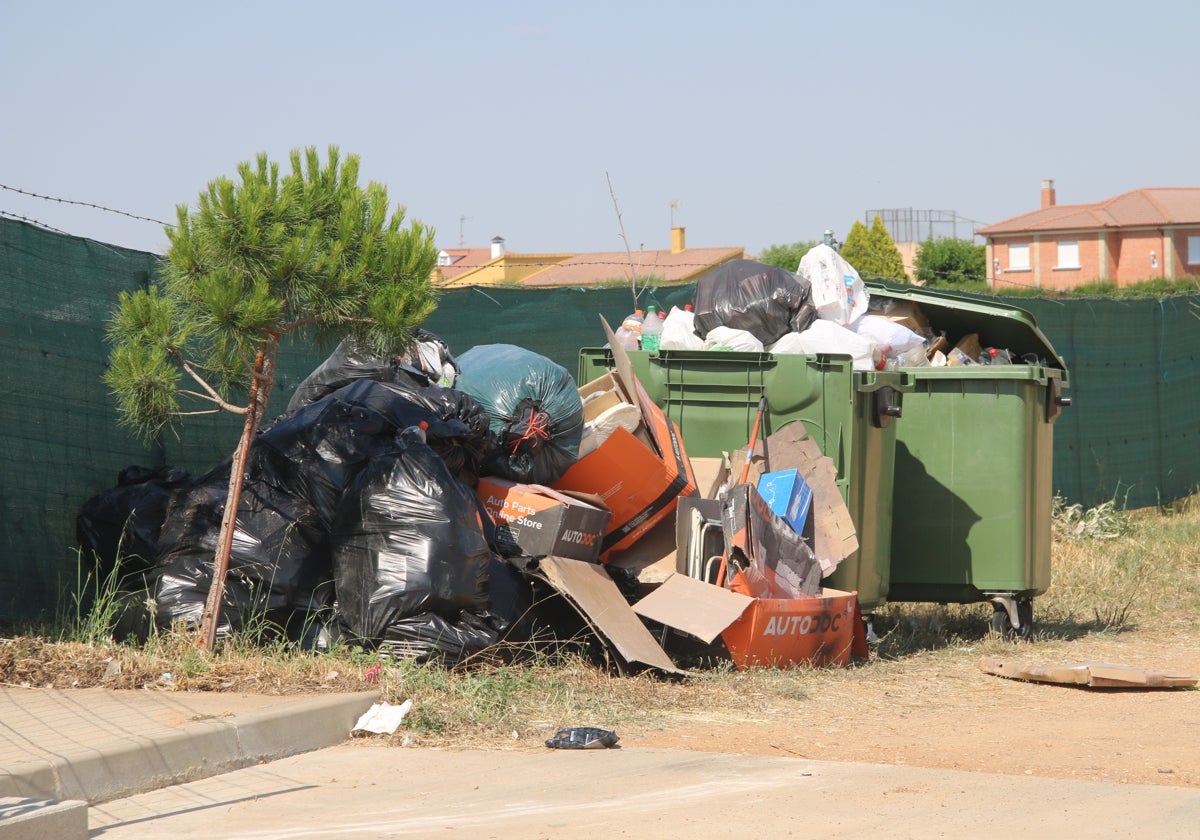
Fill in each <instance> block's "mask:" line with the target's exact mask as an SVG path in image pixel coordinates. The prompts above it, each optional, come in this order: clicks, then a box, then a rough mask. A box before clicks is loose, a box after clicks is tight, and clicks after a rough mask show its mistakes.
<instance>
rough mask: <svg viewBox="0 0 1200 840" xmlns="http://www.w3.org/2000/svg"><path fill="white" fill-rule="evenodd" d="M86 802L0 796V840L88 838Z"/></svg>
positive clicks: (74, 839)
mask: <svg viewBox="0 0 1200 840" xmlns="http://www.w3.org/2000/svg"><path fill="white" fill-rule="evenodd" d="M87 833H88V806H87V803H86V802H79V801H70V802H48V801H46V800H43V799H6V798H0V840H45V838H47V837H53V838H55V840H85V838H87Z"/></svg>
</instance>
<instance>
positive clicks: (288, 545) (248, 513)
mask: <svg viewBox="0 0 1200 840" xmlns="http://www.w3.org/2000/svg"><path fill="white" fill-rule="evenodd" d="M254 460H255V457H254V453H253V452H252V453H251V461H252V462H253V461H254ZM247 472H248V474H249V475H251V476H252V477H251V478H250V479H248V480H247V482H246V485H245V486H244V487H243V488H242V494H241V499H240V502H239V504H238V516H237V524H236V527H235V529H234V533H233V543H232V549H231V552H230V559H229V572H228V575H227V576H226V580H225V590H224V600H223V601H222V604H221V618H220V621H219V622H218V627H217V632H218V634H220V635H225V634H228V633H229V632H232V631H241V630H246V629H248V628H258V629H261V630H263V631H265V632H266V633H268V634H277V635H279V636H283V637H286V638H289V639H291V640H293V641H296V640H299V638H300V636H301V635H303V634H304V632H305V625H306V623H308V622H309V621H311V620H312V619H313V617H314V616H316V615H317V614H319V613H320V612H321V611H322V610H327V609H328V608H329V606H330V605H331V603H332V600H333V586H332V582H333V566H332V559H331V553H330V548H329V538H328V534H327V531H326V528H325V525H324V523H323V522H322V521H321V518H320V517H319V516H318V515H317V513H316V511H315V509H314V508H313V506H312V505H310V504H309V503H308V502H307V501H306V500H305V499H303V498H301V497H298V496H296V495H294V494H292V493H290V492H288V491H286V490H284V489H281V488H279V487H277V486H275V485H274V484H273V483H271V482H270V481H269V480H266V478H264V477H263V475H262V474H261V471H259V470H254V469H250V470H248V471H247ZM228 480H229V472H228V465H223V468H221V467H219V468H217V469H216V470H214V471H212V472H210V473H208V474H207V475H206V476H205V477H204V478H203V479H202V480H201V481H200V482H199V483H198V485H197V486H195V487H193V488H192V489H191V490H190V491H188V492H187V493H184V494H181V495H180V496H179V497H178V498H177V499H176V503H175V504H174V505H172V506H171V508H170V509H169V511H168V514H167V519H166V522H165V523H164V525H163V529H162V533H161V535H160V539H159V543H160V547H161V551H160V556H159V562H158V563H157V565H156V566H155V568H154V569H153V570H152V571H151V573H150V575H149V577H150V580H151V587H150V591H151V593H152V594H153V597H154V610H155V613H154V622H155V624H156V625H157V626H158V627H159V628H160V629H166V628H169V627H171V626H172V625H174V624H176V623H180V622H182V623H184V624H185V625H188V626H189V627H197V626H199V624H200V620H201V617H202V615H203V612H204V604H205V602H206V601H207V599H208V593H209V590H210V589H211V587H212V580H213V563H214V557H215V555H216V548H217V540H218V537H219V534H220V529H221V516H222V511H223V510H224V507H225V501H226V494H227V493H228Z"/></svg>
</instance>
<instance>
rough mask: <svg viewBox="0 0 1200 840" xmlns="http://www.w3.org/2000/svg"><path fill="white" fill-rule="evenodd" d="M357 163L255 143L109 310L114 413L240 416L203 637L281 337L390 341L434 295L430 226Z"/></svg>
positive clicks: (182, 212)
mask: <svg viewBox="0 0 1200 840" xmlns="http://www.w3.org/2000/svg"><path fill="white" fill-rule="evenodd" d="M358 168H359V159H358V157H357V156H356V155H350V156H348V157H347V158H346V159H345V160H344V161H340V162H339V152H338V149H337V147H336V146H330V147H329V153H328V159H327V161H326V163H325V164H324V165H322V164H321V160H320V156H319V155H318V153H317V151H316V150H315V149H314V148H309V149H307V150H305V153H304V156H303V157H302V156H301V153H300V151H299V150H294V151H292V153H291V169H292V171H291V173H290V174H289V175H286V176H284V177H280V173H279V166H278V164H275V163H271V162H269V161H268V159H267V156H266V155H265V154H260V155H258V158H257V161H256V163H255V165H251V164H250V163H248V162H244V163H242V164H240V165H239V166H238V170H237V171H238V180H236V181H235V180H232V179H229V178H225V177H221V178H217V179H215V180H213V181H212V182H210V183H209V184H208V188H207V190H206V191H205V192H202V193H201V194H200V197H199V202H198V204H197V206H196V208H195V209H194V210H190V211H189V209H188V207H187V205H180V206H179V207H178V208H177V217H178V225H177V226H176V227H175V228H174V229H171V228H168V229H167V236H168V238H169V240H170V247H169V249H168V251H167V254H166V257H165V258H164V260H163V264H162V281H161V284H160V285H157V286H151V287H150V288H149V289H147V290H142V291H137V292H133V293H128V292H122V293H121V294H120V296H119V300H118V305H117V308H116V310H115V312H114V314H113V316H112V318H111V320H110V322H109V326H108V339H109V342H110V344H111V345H112V350H111V353H110V357H109V370H108V372H107V373H106V374H105V381H106V382H107V383H108V385H109V387H110V388H111V389H112V391H113V393H114V394H115V395H116V398H117V409H118V412H119V415H120V422H121V423H122V424H123V425H126V426H129V427H131V428H133V429H134V430H136V431H137V432H138V433H140V434H141V435H142V436H143V437H145V438H147V439H152V438H154V437H157V436H158V435H159V434H161V433H162V431H163V430H164V429H166V428H168V427H170V426H173V425H174V424H175V423H177V422H178V420H179V418H180V417H183V416H185V415H188V414H212V413H217V412H220V411H227V412H230V413H233V414H237V415H241V416H242V418H243V427H242V436H241V439H240V440H239V442H238V445H237V448H236V450H235V452H234V456H233V466H232V469H231V471H230V481H229V493H228V496H227V499H226V504H225V512H224V517H223V519H222V522H221V530H220V533H219V535H218V539H217V552H216V557H215V559H214V569H213V585H212V590H211V591H210V593H209V597H208V602H207V604H206V606H205V609H204V617H203V619H202V625H201V634H200V646H201V647H202V648H211V647H212V645H213V643H214V641H215V634H216V627H217V621H218V617H219V611H220V604H221V599H222V597H223V591H224V579H225V573H226V571H227V570H228V567H229V558H230V551H231V546H232V540H233V530H234V525H235V523H236V519H237V508H238V503H239V500H240V497H241V489H242V482H241V480H240V479H241V477H242V475H243V473H244V472H245V464H246V458H247V455H248V454H249V447H250V443H251V441H252V439H253V437H254V434H255V432H256V431H257V429H258V425H259V422H260V421H261V420H262V418H263V416H264V414H265V411H266V407H267V401H268V400H269V399H270V395H271V388H272V385H273V384H274V382H275V356H276V351H277V350H278V348H279V342H280V339H281V338H282V336H284V335H285V334H287V333H303V334H305V336H306V337H311V338H312V339H314V340H315V341H316V342H317V343H320V344H329V343H332V342H333V341H335V340H337V339H340V338H343V337H345V336H346V335H351V336H353V337H354V338H355V339H356V340H357V341H359V342H361V346H362V347H364V348H370V349H371V350H373V351H374V352H377V353H379V354H381V355H384V354H390V353H394V352H400V351H403V350H405V349H408V348H409V347H410V346H411V345H412V343H413V341H414V331H415V330H416V328H417V327H418V326H419V325H420V324H421V323H422V322H424V320H425V319H426V318H427V317H428V316H429V315H430V314H431V313H432V312H433V311H434V309H436V307H437V301H436V297H435V292H434V289H433V287H432V285H431V283H430V279H429V278H430V272H431V271H432V270H433V267H434V265H435V264H436V262H437V249H436V247H435V245H434V239H433V230H432V229H431V228H429V227H426V226H425V225H423V224H421V223H420V222H418V221H413V222H412V223H410V224H409V225H408V226H405V224H404V222H405V219H404V216H405V211H404V208H398V209H397V210H396V211H395V212H394V213H393V212H391V210H390V208H389V205H388V196H387V190H386V188H385V187H383V186H382V185H380V184H377V183H374V182H372V183H370V184H368V186H367V187H366V188H365V189H364V188H363V187H360V186H359V184H358ZM235 395H236V396H235ZM235 400H236V401H235ZM242 400H244V402H243V401H242Z"/></svg>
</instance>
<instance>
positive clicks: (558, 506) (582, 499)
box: [475, 476, 611, 563]
mask: <svg viewBox="0 0 1200 840" xmlns="http://www.w3.org/2000/svg"><path fill="white" fill-rule="evenodd" d="M475 494H476V495H477V496H479V500H480V501H481V502H483V506H484V508H485V509H486V510H487V512H488V514H489V515H490V516H491V517H492V521H493V522H494V523H496V539H497V540H498V541H499V542H500V543H501V545H503V546H505V547H506V548H507V549H510V550H512V551H513V552H514V553H519V554H524V555H528V556H530V557H536V556H542V555H546V554H553V555H555V556H557V557H567V558H570V559H572V560H583V561H585V562H588V563H595V562H596V560H597V559H598V557H599V555H600V542H601V540H602V539H603V538H604V531H605V528H606V527H607V525H608V520H609V519H610V518H611V514H610V513H609V510H608V508H607V507H605V506H604V503H603V502H602V501H601V500H600V499H599V498H597V497H596V496H593V495H590V494H584V493H571V494H568V493H563V492H560V491H557V490H554V489H552V488H550V487H543V486H542V485H540V484H521V483H519V482H516V481H509V480H507V479H504V478H497V477H495V476H486V477H484V478H481V479H479V483H478V485H476V487H475Z"/></svg>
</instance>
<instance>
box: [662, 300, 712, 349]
mask: <svg viewBox="0 0 1200 840" xmlns="http://www.w3.org/2000/svg"><path fill="white" fill-rule="evenodd" d="M659 349H660V350H703V349H704V339H702V338H701V337H700V336H698V335H696V313H694V312H688V311H687V310H686V309H680V308H679V307H678V306H672V307H671V311H670V312H669V313H667V318H666V320H665V321H663V331H662V340H661V342H660V343H659Z"/></svg>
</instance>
